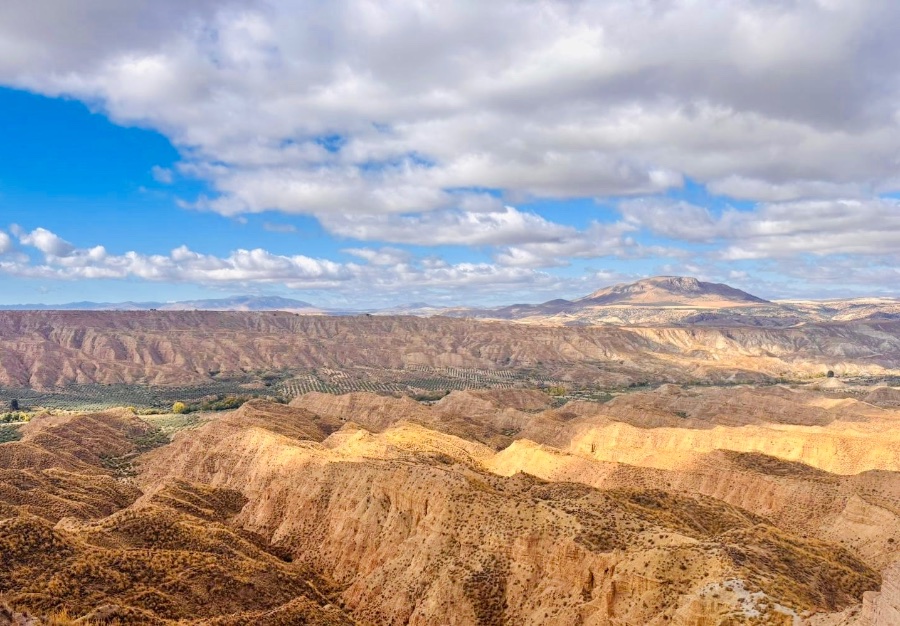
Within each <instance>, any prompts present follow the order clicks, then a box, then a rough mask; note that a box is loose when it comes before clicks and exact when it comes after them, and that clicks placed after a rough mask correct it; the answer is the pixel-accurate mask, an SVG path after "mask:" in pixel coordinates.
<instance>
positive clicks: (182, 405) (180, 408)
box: [172, 402, 187, 413]
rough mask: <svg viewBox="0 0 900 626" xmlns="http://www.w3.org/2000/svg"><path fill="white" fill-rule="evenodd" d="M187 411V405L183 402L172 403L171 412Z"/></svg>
mask: <svg viewBox="0 0 900 626" xmlns="http://www.w3.org/2000/svg"><path fill="white" fill-rule="evenodd" d="M185 412H187V405H186V404H185V403H184V402H176V403H175V404H173V405H172V413H185Z"/></svg>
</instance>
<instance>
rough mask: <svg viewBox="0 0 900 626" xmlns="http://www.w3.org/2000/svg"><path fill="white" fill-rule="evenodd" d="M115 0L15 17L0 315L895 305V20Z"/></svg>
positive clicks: (752, 10) (1, 26)
mask: <svg viewBox="0 0 900 626" xmlns="http://www.w3.org/2000/svg"><path fill="white" fill-rule="evenodd" d="M48 1H50V2H51V4H53V2H52V1H51V0H48ZM97 4H98V7H97V10H98V11H100V12H101V13H102V12H104V11H105V12H106V17H107V22H106V26H105V27H104V28H102V29H101V28H100V26H99V25H98V24H97V23H96V20H91V19H90V18H89V17H88V16H85V15H82V14H81V13H79V12H78V11H76V10H75V9H73V8H72V7H71V6H70V5H69V4H67V3H61V2H60V3H58V6H56V7H55V8H54V11H56V12H58V18H59V20H60V23H66V24H68V27H67V28H66V29H65V30H60V29H59V28H57V26H58V24H54V23H50V22H48V21H46V20H43V19H41V18H40V16H39V15H37V14H36V12H35V11H34V10H33V9H31V10H29V9H28V7H27V6H25V5H24V4H23V5H21V6H19V5H18V3H12V4H10V5H9V6H5V7H2V8H0V49H6V50H15V54H14V55H6V57H5V58H4V57H2V56H0V285H2V286H3V287H4V289H2V291H0V303H3V304H13V303H23V302H43V303H63V302H69V301H74V300H84V299H88V300H95V301H122V300H160V301H166V300H176V299H190V298H199V297H220V296H224V295H231V294H238V293H258V294H278V295H284V296H289V297H296V298H299V299H303V300H308V301H312V302H315V303H318V304H322V305H325V306H358V307H370V306H384V305H389V304H402V303H407V302H413V301H423V300H424V301H429V302H434V303H438V304H442V303H444V304H499V303H508V302H512V301H541V300H546V299H550V298H554V297H560V296H562V297H572V296H578V295H582V294H585V293H588V292H590V291H593V290H595V289H597V288H599V287H602V286H605V285H608V284H611V283H615V282H621V281H630V280H634V279H637V278H640V277H643V276H648V275H655V274H685V275H695V276H698V277H700V278H701V279H706V280H713V281H717V282H728V283H729V284H732V285H734V286H737V287H740V288H744V289H747V290H748V291H752V292H754V293H757V294H758V295H762V296H764V297H837V296H848V295H891V296H897V295H900V294H898V291H900V288H898V285H900V280H897V279H898V278H900V272H898V266H900V263H898V256H897V255H898V253H897V250H898V244H900V204H898V201H897V197H898V192H900V128H898V126H900V121H898V120H900V110H898V104H897V103H898V102H900V98H897V96H898V95H900V94H898V85H900V80H898V68H897V66H896V65H897V64H893V63H886V62H885V61H884V57H885V55H884V54H879V55H877V57H874V56H872V57H870V56H866V55H867V54H872V52H871V51H872V50H876V49H881V48H879V47H878V46H874V45H873V46H871V47H861V46H859V45H857V44H856V42H857V41H858V40H859V38H860V37H862V36H865V37H866V38H867V39H870V40H872V41H875V40H878V41H879V42H880V45H881V47H882V48H885V49H893V48H897V47H900V46H898V44H897V43H896V42H895V38H894V37H893V36H892V35H890V33H888V32H883V29H878V28H874V25H878V24H883V23H890V21H891V20H892V19H894V18H897V17H900V11H898V10H897V9H893V8H891V7H885V6H884V4H883V3H877V2H861V3H847V4H844V3H840V2H839V3H829V4H828V5H827V6H826V5H819V4H816V3H811V4H810V5H809V6H807V5H796V6H795V5H791V6H788V5H784V6H780V5H779V6H776V5H771V4H766V5H765V6H763V5H761V4H759V3H754V2H750V1H749V0H747V1H738V2H735V3H730V4H729V5H727V6H725V5H723V6H721V7H719V9H718V10H717V11H716V12H701V13H702V15H701V14H695V12H696V11H698V10H699V9H698V8H697V7H693V6H691V4H690V3H680V2H675V1H674V0H673V1H672V2H666V3H662V4H661V5H660V7H663V6H664V10H663V8H660V11H659V12H658V13H653V12H650V13H648V12H642V11H639V10H637V9H636V8H635V7H634V6H633V5H632V4H631V3H627V2H612V3H604V5H605V6H603V7H599V6H582V5H578V6H573V5H567V4H565V3H556V2H544V3H538V4H537V5H535V7H537V8H535V9H534V10H532V11H523V10H522V5H521V4H519V3H514V2H497V3H495V4H492V5H491V6H489V7H488V6H485V5H483V4H482V5H476V4H471V5H470V4H467V3H460V4H458V5H455V6H447V5H445V4H442V3H437V2H435V3H429V2H426V3H422V4H420V5H417V6H415V7H413V6H410V5H408V4H407V3H400V2H397V3H393V2H386V3H384V4H383V5H380V6H379V8H378V10H374V9H373V7H372V6H371V5H366V4H365V3H360V2H353V1H350V0H347V1H341V2H336V3H334V4H333V5H331V6H329V8H328V10H327V11H325V10H323V8H322V7H321V6H320V5H316V4H315V3H305V2H301V3H296V2H278V1H272V2H268V3H265V4H261V3H259V2H251V1H248V2H241V1H236V2H233V3H229V4H227V5H226V4H222V5H219V4H217V3H206V2H197V3H176V2H174V1H172V2H169V1H168V0H165V1H162V2H157V3H143V2H137V3H134V5H133V6H131V5H129V6H123V5H116V4H115V3H113V2H112V1H111V0H109V1H107V0H98V2H97ZM851 4H852V6H851ZM311 11H316V12H317V13H316V19H315V20H310V19H309V17H310V15H311V13H310V12H311ZM738 14H740V15H741V16H742V20H743V21H740V24H743V26H741V27H738V26H735V17H736V16H737V15H738ZM348 16H354V19H352V20H351V19H348ZM701 18H702V19H701ZM772 20H776V21H777V22H778V23H779V24H781V25H782V28H780V29H779V30H777V31H755V30H753V29H754V26H753V25H754V24H758V25H762V24H766V23H771V22H772ZM110 21H111V22H112V23H115V24H119V27H118V28H112V29H110V28H109V22H110ZM490 23H504V24H506V25H507V26H508V30H509V32H506V31H504V32H500V33H498V32H496V31H495V30H492V29H486V26H485V24H490ZM613 25H615V26H616V28H615V29H613V28H612V26H613ZM623 25H627V26H628V28H623V27H622V26H623ZM70 31H71V32H70ZM629 33H630V34H629ZM676 35H677V36H676ZM879 38H882V39H879ZM659 41H668V42H669V44H668V45H666V46H662V45H660V44H659V43H658V42H659ZM811 41H815V42H816V43H817V47H816V48H815V50H813V49H811V48H810V47H809V46H808V45H807V44H808V43H809V42H811ZM386 42H390V43H386ZM761 42H764V43H765V45H764V46H761V45H759V44H760V43H761ZM897 52H900V51H897ZM887 56H889V57H890V56H891V55H887ZM892 58H897V57H896V55H894V57H892ZM713 59H715V61H714V62H713ZM810 94H816V97H813V98H811V97H810Z"/></svg>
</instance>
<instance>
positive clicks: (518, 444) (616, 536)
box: [0, 385, 900, 626]
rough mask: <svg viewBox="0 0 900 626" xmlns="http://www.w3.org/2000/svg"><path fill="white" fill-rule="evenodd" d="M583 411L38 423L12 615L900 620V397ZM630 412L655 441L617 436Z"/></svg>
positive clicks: (7, 563)
mask: <svg viewBox="0 0 900 626" xmlns="http://www.w3.org/2000/svg"><path fill="white" fill-rule="evenodd" d="M570 405H571V406H569V405H566V406H564V407H561V408H552V407H551V402H550V401H549V399H548V397H547V396H546V395H545V394H542V393H540V392H535V391H515V390H490V391H488V390H483V391H468V392H456V393H453V394H451V395H449V396H447V397H446V398H444V400H442V401H440V402H437V403H435V404H432V405H424V404H419V403H416V402H413V401H412V400H409V399H408V398H407V399H391V398H383V397H379V396H375V395H371V394H352V395H348V396H329V395H326V394H308V395H305V396H301V397H300V398H298V399H297V400H296V401H295V402H294V403H293V406H285V405H282V404H276V403H272V402H267V401H262V400H255V401H251V402H249V403H247V404H245V405H244V406H243V407H241V408H240V409H238V410H236V411H233V412H230V413H225V414H220V415H217V416H215V417H211V418H210V419H209V420H208V421H206V423H205V424H203V425H201V426H199V427H198V428H196V429H194V430H190V431H184V432H181V433H178V434H176V435H175V437H174V439H173V440H172V441H171V442H170V443H167V442H166V440H165V439H164V438H160V437H159V436H158V433H155V431H154V429H153V427H151V426H148V425H147V424H146V423H144V422H142V421H141V420H139V419H138V418H136V417H135V416H134V415H133V414H132V413H131V412H129V411H124V410H119V411H110V412H104V413H96V414H88V415H75V416H73V415H68V416H57V417H42V418H36V419H35V420H34V421H33V422H32V423H30V424H28V425H27V426H26V427H24V428H25V432H24V433H23V437H22V440H21V441H19V442H14V443H5V444H0V455H3V458H5V459H6V461H5V463H4V468H5V469H4V476H3V478H4V481H3V483H4V484H5V485H7V486H15V487H14V488H13V489H10V488H9V487H6V488H4V489H0V549H2V551H0V555H2V556H0V558H2V560H3V565H4V577H3V578H2V580H0V619H2V616H3V615H4V614H6V615H10V616H13V615H18V616H19V617H18V619H20V620H24V619H26V618H25V616H31V617H30V618H28V619H32V620H38V621H32V623H34V624H44V623H52V622H48V621H47V620H46V619H42V616H51V615H55V614H59V613H60V612H62V611H65V613H66V614H67V615H69V616H71V617H83V618H85V620H93V621H94V622H102V621H103V620H107V621H110V620H115V619H118V620H119V621H120V623H146V624H160V625H163V624H174V623H176V622H177V623H180V624H196V625H201V624H205V625H212V624H234V625H237V624H247V625H249V624H254V625H276V624H296V623H308V624H358V625H370V624H371V625H373V626H374V625H376V624H379V625H380V624H398V625H399V624H420V625H435V626H436V625H438V624H447V623H452V624H460V625H468V624H509V623H516V624H531V625H534V626H537V625H538V624H557V625H560V626H563V625H574V624H583V623H590V624H596V625H597V626H619V625H621V624H649V625H651V626H664V625H668V624H676V625H679V626H698V625H704V624H730V623H766V624H783V625H785V626H787V625H788V624H791V625H793V624H800V625H806V624H808V625H809V626H813V625H818V626H824V625H826V624H830V625H832V626H883V624H885V623H890V622H879V621H877V620H878V619H881V618H878V617H873V616H879V615H881V616H884V615H891V614H894V613H895V612H896V611H897V597H896V593H895V591H896V589H895V587H896V571H895V570H896V565H895V564H896V562H898V558H900V552H898V550H897V549H896V547H895V545H896V543H897V541H898V540H900V513H898V511H900V480H898V476H900V473H898V472H897V469H898V468H900V458H897V457H896V450H897V449H898V448H900V446H898V445H897V444H896V443H893V444H891V443H889V442H888V440H887V439H885V437H886V436H888V435H890V433H896V432H897V429H896V426H897V424H898V422H900V412H897V411H896V410H895V409H881V408H878V407H875V406H872V405H870V404H866V403H863V402H855V401H836V400H834V399H831V398H829V397H828V396H826V395H824V394H821V393H818V392H812V391H791V390H787V389H781V388H765V389H753V388H744V389H703V390H684V389H681V388H677V387H674V386H671V385H666V386H663V387H661V388H659V389H657V390H654V391H650V392H640V393H637V394H631V395H627V396H621V397H620V398H618V399H616V400H613V401H610V402H607V403H603V404H599V403H586V402H581V403H570ZM738 424H742V425H744V426H743V427H742V428H743V429H745V430H744V431H743V432H742V434H741V436H740V437H735V438H728V437H724V438H723V437H721V436H719V435H715V436H716V437H718V438H717V439H716V440H715V441H716V442H717V443H716V444H715V445H713V446H712V447H710V448H707V449H703V448H701V447H698V446H697V445H696V443H695V442H696V440H695V439H691V438H692V437H694V438H696V437H698V436H699V437H709V436H713V435H714V434H715V433H717V432H719V429H722V428H734V425H738ZM611 427H616V428H622V427H627V428H630V429H634V430H636V431H639V432H640V433H642V434H641V437H643V438H645V439H652V440H653V442H654V445H653V447H654V449H655V454H654V455H653V456H652V457H650V456H635V455H634V454H633V452H632V450H634V448H635V442H636V441H637V439H635V440H625V439H623V438H621V437H616V436H610V435H609V434H604V435H601V436H599V438H597V435H596V433H597V429H604V428H606V429H609V428H611ZM748 428H752V429H755V430H747V429H748ZM779 429H780V430H781V431H782V432H783V433H788V432H789V433H791V435H790V436H791V437H794V438H795V439H797V443H796V445H795V446H794V447H793V449H795V450H797V451H799V452H798V453H796V454H795V459H796V460H789V459H788V458H785V457H784V454H785V449H783V448H781V447H779V444H778V440H777V439H773V438H772V437H771V436H770V434H769V433H771V432H773V431H775V430H779ZM757 431H758V432H759V433H760V434H759V435H758V436H757V435H756V434H754V433H756V432H757ZM827 433H830V434H827ZM823 435H824V436H831V437H844V441H843V443H842V444H841V446H840V449H841V450H842V454H844V455H845V457H846V458H847V459H853V463H855V464H856V465H852V466H851V465H846V464H845V465H840V463H838V464H835V461H834V459H833V458H832V457H831V456H830V455H822V454H820V452H821V451H822V450H823V447H822V443H821V441H820V439H821V437H822V436H823ZM683 441H694V443H690V444H687V445H684V444H683ZM754 442H755V443H754ZM879 442H880V443H879ZM601 444H602V445H601ZM717 445H718V446H722V445H725V446H726V447H725V448H721V447H719V448H716V446H717ZM878 445H882V446H883V449H884V450H887V451H893V452H891V453H888V454H881V455H871V454H870V455H869V457H867V458H868V459H869V460H868V461H863V459H864V458H866V457H865V456H864V452H865V451H866V450H874V449H877V448H878ZM728 446H730V449H729V448H728ZM848 446H850V447H848ZM852 446H856V447H855V448H853V447H852ZM601 450H602V452H601ZM748 450H754V451H748ZM626 459H627V461H628V462H627V463H625V462H622V460H626ZM54 489H55V491H54ZM51 502H52V503H53V504H52V505H51V504H50V503H51ZM881 572H884V578H883V579H882V576H881ZM4 612H5V613H4ZM734 620H737V621H734ZM83 621H84V620H83Z"/></svg>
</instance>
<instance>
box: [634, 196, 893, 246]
mask: <svg viewBox="0 0 900 626" xmlns="http://www.w3.org/2000/svg"><path fill="white" fill-rule="evenodd" d="M620 210H621V211H622V214H623V217H624V221H625V222H626V223H627V224H630V225H632V226H633V227H634V228H646V229H648V230H650V231H652V232H654V233H656V234H658V235H662V236H665V237H670V238H672V239H680V240H683V241H689V242H707V243H714V242H719V243H723V244H724V247H723V248H722V249H720V250H719V251H717V252H716V253H714V254H715V255H716V256H718V257H719V258H720V259H724V260H732V261H733V260H748V259H773V258H787V257H795V256H798V255H803V254H812V255H817V256H826V255H855V256H863V257H865V256H870V255H892V254H897V251H898V250H900V200H895V199H890V198H882V199H870V200H856V199H849V200H848V199H839V200H804V201H796V202H780V203H767V204H760V205H758V206H757V207H755V208H753V209H749V210H737V209H733V208H731V209H726V210H724V211H722V213H721V214H720V215H718V216H716V215H713V214H712V213H711V212H710V211H709V210H708V209H706V208H703V207H699V206H696V205H692V204H689V203H686V202H672V201H668V200H660V199H651V200H641V201H631V202H625V203H623V204H622V205H620Z"/></svg>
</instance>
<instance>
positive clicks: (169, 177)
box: [150, 165, 175, 185]
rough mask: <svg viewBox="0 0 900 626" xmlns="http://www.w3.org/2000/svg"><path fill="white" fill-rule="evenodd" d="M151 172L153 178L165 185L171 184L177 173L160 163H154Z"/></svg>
mask: <svg viewBox="0 0 900 626" xmlns="http://www.w3.org/2000/svg"><path fill="white" fill-rule="evenodd" d="M150 174H151V176H153V180H155V181H156V182H158V183H162V184H163V185H171V184H172V183H173V182H174V180H175V174H174V172H172V170H170V169H168V168H165V167H161V166H159V165H154V166H153V167H152V168H151V169H150Z"/></svg>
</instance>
